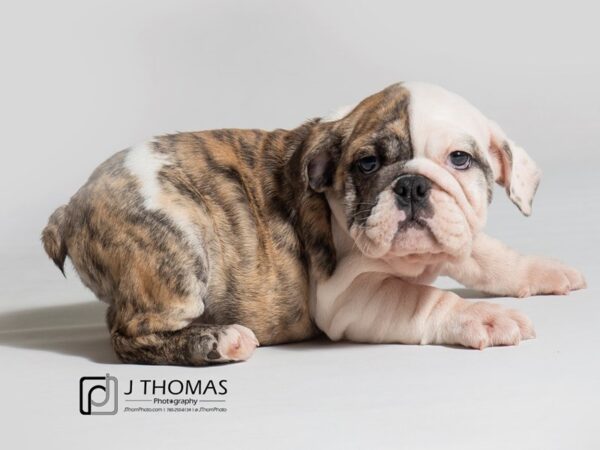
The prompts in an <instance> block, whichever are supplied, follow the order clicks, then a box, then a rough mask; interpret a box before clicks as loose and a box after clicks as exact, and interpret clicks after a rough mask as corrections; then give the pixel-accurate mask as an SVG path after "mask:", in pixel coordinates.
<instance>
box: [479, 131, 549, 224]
mask: <svg viewBox="0 0 600 450" xmlns="http://www.w3.org/2000/svg"><path fill="white" fill-rule="evenodd" d="M490 135H491V136H490V154H491V157H492V166H493V169H494V175H495V177H496V182H497V183H498V184H499V185H501V186H504V188H505V189H506V193H507V195H508V197H509V198H510V199H511V201H512V202H513V203H514V204H515V205H517V207H518V208H519V209H520V210H521V212H522V213H523V214H525V215H526V216H529V215H530V214H531V206H532V203H533V197H534V196H535V192H536V190H537V188H538V185H539V183H540V178H541V176H542V172H541V170H540V169H539V168H538V166H537V165H536V164H535V162H534V161H533V159H531V157H530V156H529V155H528V154H527V153H526V152H525V150H523V149H522V148H521V147H519V146H517V145H515V143H514V142H512V141H511V140H510V139H508V137H507V136H506V134H505V133H504V131H502V129H501V128H500V127H499V126H498V124H497V123H495V122H492V121H490Z"/></svg>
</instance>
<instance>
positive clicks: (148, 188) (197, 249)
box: [125, 141, 205, 315]
mask: <svg viewBox="0 0 600 450" xmlns="http://www.w3.org/2000/svg"><path fill="white" fill-rule="evenodd" d="M170 164H172V160H171V159H170V158H169V156H167V155H164V154H161V153H158V152H156V151H155V150H154V143H153V142H152V141H150V142H146V143H143V144H139V145H136V146H134V147H132V148H131V149H129V152H128V153H127V156H126V158H125V167H126V168H127V169H129V171H130V172H131V173H132V174H133V175H134V176H135V177H136V178H137V179H138V181H139V183H140V194H141V195H142V197H143V198H144V206H145V207H146V209H148V210H154V211H161V212H162V213H164V214H166V215H167V216H168V217H169V218H170V219H171V220H172V221H173V223H174V224H175V225H176V226H177V227H178V228H179V229H181V230H182V231H183V232H184V234H185V235H186V238H187V242H188V243H189V244H190V245H191V246H192V248H193V250H194V253H195V254H197V255H202V257H203V258H205V253H204V248H203V245H202V241H201V239H200V236H199V234H198V230H197V228H196V226H195V225H194V223H193V222H192V220H191V218H190V215H189V213H188V211H187V210H186V209H185V207H183V206H179V205H175V204H173V202H169V201H168V198H165V197H164V195H163V194H164V192H163V189H162V187H161V185H160V182H159V180H158V173H159V172H160V170H161V169H162V168H163V167H165V166H169V165H170ZM192 284H193V285H194V286H196V288H197V290H198V291H197V293H196V294H195V295H196V296H198V298H199V296H200V295H202V294H203V292H200V291H201V290H202V289H201V287H200V285H197V283H192ZM198 308H200V309H199V310H198V311H197V313H198V314H197V315H200V314H201V313H202V311H203V308H204V306H203V304H202V302H199V304H198Z"/></svg>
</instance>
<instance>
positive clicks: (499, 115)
mask: <svg viewBox="0 0 600 450" xmlns="http://www.w3.org/2000/svg"><path fill="white" fill-rule="evenodd" d="M598 12H599V11H598V6H597V5H596V4H595V3H594V2H591V1H583V0H572V1H569V2H551V1H545V2H541V1H539V2H538V1H513V0H504V1H496V2H484V1H466V0H455V1H432V0H420V1H416V0H415V1H410V2H409V1H398V0H388V1H377V0H368V1H367V0H355V1H344V0H319V1H317V0H303V1H297V0H290V1H282V0H279V1H278V0H253V1H242V0H240V1H231V0H201V1H192V0H172V1H157V0H85V1H81V0H77V1H76V0H53V1H42V0H3V1H2V2H1V3H0V130H1V134H0V138H1V139H0V152H1V156H2V158H1V159H0V168H1V169H2V171H1V174H0V205H1V207H0V211H1V212H0V361H1V365H2V369H1V370H0V400H1V401H0V423H2V426H1V427H0V429H2V431H1V432H0V447H3V448H15V449H18V448H39V447H43V448H49V449H53V448H61V449H64V448H81V447H82V446H85V447H86V448H102V449H106V448H109V446H110V447H112V448H126V447H129V448H141V447H143V448H149V449H150V448H167V447H182V448H188V447H191V446H192V445H193V446H198V447H209V446H210V447H211V448H214V449H225V448H261V449H267V448H286V449H291V448H299V449H305V448H315V449H317V448H343V449H350V448H358V449H365V448H372V449H380V448H392V449H398V448H417V449H429V448H438V449H439V448H456V449H461V450H462V449H468V448H473V449H477V450H480V449H484V448H494V449H507V448H510V449H538V448H539V449H544V450H548V449H578V450H579V449H584V450H587V449H590V450H591V449H597V448H600V438H599V437H598V431H597V425H598V420H597V414H598V410H600V395H599V392H600V374H599V360H598V348H599V345H600V338H599V336H600V331H599V330H600V327H599V325H598V324H599V323H600V307H599V303H598V301H599V298H598V297H599V296H598V294H599V290H598V288H597V284H598V270H599V263H598V251H599V250H600V246H599V245H598V244H599V243H600V242H599V238H598V225H597V224H598V223H600V208H599V206H598V205H599V203H600V189H599V187H598V185H599V182H598V174H597V172H598V166H599V163H600V156H599V155H598V145H599V144H598V143H599V142H600V139H599V138H600V132H599V124H600V82H599V80H600V58H599V57H598V43H599V42H600V27H599V26H598V16H599V15H598ZM401 80H423V81H429V82H433V83H438V84H440V85H442V86H444V87H446V88H448V89H450V90H452V91H455V92H457V93H459V94H461V95H463V96H464V97H466V98H467V99H468V100H470V101H471V102H472V103H474V104H475V105H476V106H477V107H479V109H481V110H482V111H483V112H484V113H485V114H486V115H487V116H489V117H490V118H493V119H494V120H496V121H497V122H498V123H500V124H501V125H502V127H503V128H504V129H505V130H506V131H507V133H508V134H509V135H510V136H511V138H512V139H513V140H515V141H516V142H517V143H519V144H520V145H522V146H523V147H524V148H526V149H527V151H528V152H529V153H530V155H531V156H532V157H533V158H534V159H535V160H536V161H537V162H538V163H539V165H540V166H541V167H542V169H543V170H544V177H543V181H542V185H541V187H540V190H539V193H538V196H537V198H536V201H535V202H534V212H533V216H532V217H531V218H529V219H524V218H522V217H521V216H520V215H519V213H518V212H517V210H516V208H514V207H513V206H512V205H511V204H510V203H509V202H508V201H507V200H506V198H505V197H504V195H503V193H502V191H501V190H500V189H497V190H496V192H495V200H494V203H493V204H492V208H491V211H490V217H489V221H488V222H489V223H488V230H489V232H490V234H492V235H495V236H497V237H499V238H501V239H502V240H503V241H505V242H507V243H509V244H511V245H513V246H515V247H516V248H518V249H520V250H523V251H526V252H530V253H538V254H544V255H548V256H554V257H558V258H560V259H562V260H564V261H565V262H568V263H570V264H572V265H574V266H576V267H578V268H580V269H582V270H583V272H584V273H585V274H586V276H587V279H588V282H589V285H590V287H589V289H587V290H586V291H581V292H577V293H573V294H571V295H570V296H569V297H568V298H564V297H537V298H532V299H527V300H523V301H519V302H518V303H517V301H516V300H513V299H492V300H490V301H495V302H499V303H502V304H504V305H507V306H511V307H516V308H518V309H520V310H522V311H523V312H525V313H526V314H527V315H529V317H531V318H532V320H533V322H534V323H535V325H536V330H537V332H538V338H537V339H536V340H534V341H528V342H525V343H523V344H522V345H520V346H519V347H511V348H493V349H487V350H485V351H483V352H477V351H467V350H461V349H456V348H447V347H433V346H431V347H416V346H364V345H354V344H347V343H344V344H327V343H325V342H317V343H306V344H296V345H288V346H279V347H271V348H260V349H258V350H257V352H256V353H255V355H254V356H253V358H252V359H251V360H250V361H248V362H247V363H243V364H236V365H227V366H217V367H210V368H202V369H196V368H182V367H147V366H127V365H121V364H118V361H117V360H116V358H115V356H114V354H113V353H112V350H111V348H110V342H109V337H108V332H107V330H106V328H105V325H104V324H103V314H104V307H103V306H102V305H101V304H100V303H99V302H97V301H96V300H94V299H93V295H92V294H91V293H90V292H89V291H87V290H85V289H84V288H83V287H82V286H81V284H80V283H79V281H78V280H77V277H76V276H75V274H74V273H73V272H72V270H71V269H70V268H69V269H68V270H67V280H65V279H63V278H62V277H61V276H60V274H59V272H58V271H57V270H56V269H55V268H54V267H53V266H52V264H51V263H50V261H48V260H47V258H46V256H45V255H44V254H43V252H42V250H41V246H40V244H39V234H40V232H41V230H42V228H43V226H44V225H45V223H46V220H47V218H48V216H49V214H50V213H51V212H52V211H54V209H55V208H56V207H58V206H59V205H61V204H63V203H65V202H67V201H68V199H69V197H70V196H71V195H72V194H73V193H74V192H75V191H76V190H77V189H78V188H79V187H80V186H81V185H82V184H83V183H84V181H85V180H86V179H87V177H88V176H89V175H90V173H91V172H92V170H93V169H94V168H95V167H96V166H97V165H98V164H99V163H100V162H102V161H103V160H104V159H106V158H107V157H108V156H110V155H111V154H113V153H114V152H116V151H118V150H121V149H123V148H126V147H129V146H130V145H133V144H136V143H139V142H142V141H144V140H146V139H148V138H150V137H152V136H153V135H157V134H162V133H166V132H174V131H187V130H201V129H209V128H222V127H236V128H249V127H257V128H265V129H272V128H278V127H282V128H291V127H295V126H297V125H299V124H300V123H301V122H302V121H304V120H306V119H308V118H312V117H316V116H320V115H324V114H327V113H328V112H330V111H331V110H333V109H335V108H337V107H339V106H342V105H347V104H351V103H353V102H356V101H358V100H360V99H361V98H363V97H365V96H367V95H369V94H371V93H373V92H376V91H378V90H380V89H382V88H383V87H385V86H387V85H389V84H391V83H394V82H397V81H401ZM442 284H443V285H445V286H454V285H452V284H449V283H447V282H445V281H442ZM463 293H465V292H463ZM466 294H468V292H467V293H466ZM106 373H111V375H115V376H117V377H120V379H122V380H126V379H127V378H136V379H140V378H150V379H159V380H160V379H165V378H166V379H176V378H180V379H183V380H186V379H198V378H201V379H209V378H213V379H220V378H226V379H228V383H229V384H228V386H229V387H230V393H229V397H228V403H227V405H228V408H229V410H230V411H229V412H228V413H227V414H225V415H221V416H218V415H217V416H215V415H204V416H190V415H187V416H186V415H174V414H170V415H169V414H166V415H149V414H145V415H144V414H138V415H135V414H133V415H132V414H129V415H127V414H121V413H120V414H119V415H117V416H115V417H83V416H80V415H79V413H78V410H77V395H78V393H77V389H78V381H79V378H80V377H82V376H94V375H104V374H106Z"/></svg>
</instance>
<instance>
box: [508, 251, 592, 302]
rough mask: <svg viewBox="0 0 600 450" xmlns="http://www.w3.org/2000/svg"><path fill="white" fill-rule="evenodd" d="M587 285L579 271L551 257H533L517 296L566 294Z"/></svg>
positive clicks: (528, 264)
mask: <svg viewBox="0 0 600 450" xmlns="http://www.w3.org/2000/svg"><path fill="white" fill-rule="evenodd" d="M586 286H587V284H586V282H585V278H584V277H583V275H582V274H581V273H580V272H579V271H577V270H575V269H573V268H571V267H569V266H567V265H565V264H562V263H560V262H558V261H553V260H551V259H545V258H531V260H529V261H528V262H527V265H526V271H525V276H524V278H523V280H522V282H521V286H520V287H519V289H518V290H517V292H516V296H517V297H521V298H523V297H530V296H532V295H544V294H546V295H565V294H568V293H569V292H570V291H575V290H577V289H583V288H585V287H586Z"/></svg>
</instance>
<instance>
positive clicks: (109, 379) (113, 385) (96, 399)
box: [79, 373, 119, 416]
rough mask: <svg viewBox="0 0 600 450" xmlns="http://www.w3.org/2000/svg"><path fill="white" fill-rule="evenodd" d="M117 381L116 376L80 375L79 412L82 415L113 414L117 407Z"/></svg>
mask: <svg viewBox="0 0 600 450" xmlns="http://www.w3.org/2000/svg"><path fill="white" fill-rule="evenodd" d="M118 388H119V382H118V380H117V378H116V377H113V376H111V375H110V374H108V373H107V374H106V376H105V377H81V379H80V380H79V412H80V413H81V414H83V415H84V416H90V415H105V416H106V415H115V414H116V413H117V411H118V408H119V405H118V403H119V400H118V397H119V395H118V394H119V392H118Z"/></svg>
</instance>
